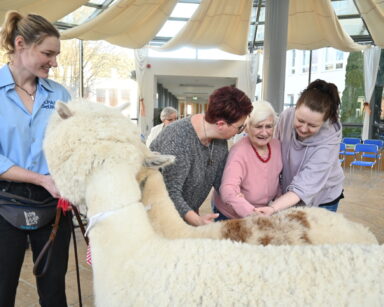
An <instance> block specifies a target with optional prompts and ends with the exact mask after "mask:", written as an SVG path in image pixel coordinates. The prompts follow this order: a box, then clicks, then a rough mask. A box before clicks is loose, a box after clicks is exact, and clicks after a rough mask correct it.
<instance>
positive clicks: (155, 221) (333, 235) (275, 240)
mask: <svg viewBox="0 0 384 307" xmlns="http://www.w3.org/2000/svg"><path fill="white" fill-rule="evenodd" d="M137 179H138V181H139V182H141V185H142V199H141V201H142V203H143V204H145V205H148V206H149V207H150V209H149V211H148V216H149V219H150V221H151V224H152V226H153V228H154V229H155V230H156V232H158V233H160V234H162V235H163V236H165V237H167V238H173V239H175V238H212V239H231V240H234V241H240V242H246V243H250V244H262V245H268V244H273V245H297V244H339V243H366V244H377V243H378V242H377V239H376V237H375V236H374V235H373V234H372V232H371V231H369V229H368V228H366V227H364V226H363V225H360V224H358V223H354V222H351V221H349V220H347V219H346V218H345V217H344V216H343V215H342V214H339V213H334V212H330V211H328V210H325V209H321V208H315V207H313V208H304V207H300V208H292V209H289V210H284V211H281V212H279V214H275V215H273V216H271V217H262V216H256V215H253V216H250V217H247V218H244V219H239V220H230V221H224V222H219V223H212V224H208V225H204V226H200V227H193V226H189V225H188V224H186V223H185V222H184V221H183V220H182V218H181V217H180V215H179V214H178V212H177V211H176V209H175V206H174V204H173V202H172V200H171V199H170V197H169V195H168V192H167V189H166V186H165V184H164V180H163V177H162V175H161V173H160V172H159V171H157V170H154V169H150V168H142V169H141V170H140V172H139V175H138V177H137Z"/></svg>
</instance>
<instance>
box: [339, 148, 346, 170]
mask: <svg viewBox="0 0 384 307" xmlns="http://www.w3.org/2000/svg"><path fill="white" fill-rule="evenodd" d="M346 152H347V146H346V145H345V143H340V151H339V162H340V164H341V165H343V166H344V162H345V157H344V156H345V155H346V154H345V153H346Z"/></svg>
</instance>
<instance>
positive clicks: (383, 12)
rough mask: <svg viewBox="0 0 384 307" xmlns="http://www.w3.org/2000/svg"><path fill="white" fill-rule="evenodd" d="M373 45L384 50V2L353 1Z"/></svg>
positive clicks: (370, 0)
mask: <svg viewBox="0 0 384 307" xmlns="http://www.w3.org/2000/svg"><path fill="white" fill-rule="evenodd" d="M355 3H356V6H357V8H358V10H359V11H360V15H361V17H362V18H363V19H364V21H365V24H366V25H367V27H368V30H369V32H370V34H371V36H372V39H373V41H374V42H375V45H376V46H378V47H381V48H384V35H383V25H384V0H355Z"/></svg>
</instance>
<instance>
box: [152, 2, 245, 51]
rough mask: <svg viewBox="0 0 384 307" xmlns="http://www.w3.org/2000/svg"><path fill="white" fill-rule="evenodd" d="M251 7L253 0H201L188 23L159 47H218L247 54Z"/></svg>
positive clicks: (169, 48) (167, 48) (168, 48)
mask: <svg viewBox="0 0 384 307" xmlns="http://www.w3.org/2000/svg"><path fill="white" fill-rule="evenodd" d="M251 8H252V0H236V1H233V0H202V1H201V3H200V5H199V7H198V8H197V10H196V11H195V13H194V14H193V16H192V17H191V19H190V20H189V21H188V23H187V24H186V25H185V26H184V27H183V28H182V29H181V30H180V32H179V33H178V34H177V35H176V36H175V37H174V38H173V39H171V40H170V41H169V42H168V43H166V44H165V45H163V46H162V47H160V48H159V49H160V50H172V49H176V48H180V47H182V46H190V47H195V48H219V49H221V50H224V51H227V52H230V53H234V54H239V55H244V54H246V53H247V49H248V48H247V47H248V29H249V22H250V16H251Z"/></svg>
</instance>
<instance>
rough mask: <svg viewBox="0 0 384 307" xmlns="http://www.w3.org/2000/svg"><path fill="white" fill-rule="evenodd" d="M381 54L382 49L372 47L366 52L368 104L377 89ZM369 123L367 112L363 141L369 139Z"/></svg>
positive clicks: (365, 90)
mask: <svg viewBox="0 0 384 307" xmlns="http://www.w3.org/2000/svg"><path fill="white" fill-rule="evenodd" d="M380 54H381V49H380V47H372V48H369V49H366V50H364V94H365V101H366V102H368V103H369V102H370V101H371V98H372V94H373V90H374V89H375V84H376V78H377V71H378V70H379V62H380ZM369 121H370V116H369V112H367V111H365V112H364V121H363V129H362V133H361V138H362V139H363V140H366V139H368V134H369Z"/></svg>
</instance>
